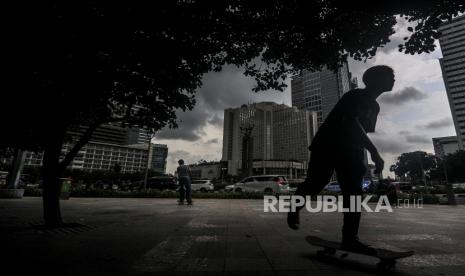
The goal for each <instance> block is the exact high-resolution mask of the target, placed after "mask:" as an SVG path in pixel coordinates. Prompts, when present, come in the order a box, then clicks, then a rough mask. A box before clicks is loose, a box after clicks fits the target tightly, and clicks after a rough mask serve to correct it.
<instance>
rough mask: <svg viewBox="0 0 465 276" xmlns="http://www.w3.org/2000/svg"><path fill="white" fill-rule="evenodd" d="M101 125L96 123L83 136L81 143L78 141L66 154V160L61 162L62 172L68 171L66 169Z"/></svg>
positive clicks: (60, 169) (60, 168)
mask: <svg viewBox="0 0 465 276" xmlns="http://www.w3.org/2000/svg"><path fill="white" fill-rule="evenodd" d="M100 125H101V123H94V124H92V125H90V126H89V127H88V128H87V129H86V132H84V135H82V136H81V138H80V139H79V141H77V143H76V144H75V145H74V147H73V148H72V149H71V150H70V151H69V152H68V153H67V154H66V156H65V158H64V159H63V160H62V161H61V162H60V167H59V171H60V172H63V171H64V170H65V169H66V167H68V165H69V164H70V163H71V161H73V159H74V157H76V155H77V153H78V152H79V151H80V150H81V148H82V147H83V146H84V145H85V144H87V142H89V140H90V138H91V137H92V134H93V133H94V131H95V130H96V129H97V127H99V126H100Z"/></svg>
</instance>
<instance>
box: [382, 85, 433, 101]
mask: <svg viewBox="0 0 465 276" xmlns="http://www.w3.org/2000/svg"><path fill="white" fill-rule="evenodd" d="M427 97H428V95H427V94H426V93H424V92H421V91H419V90H418V89H416V88H415V87H411V86H410V87H405V88H404V89H402V90H400V91H399V92H394V93H385V94H383V95H382V96H381V97H379V101H380V102H381V103H385V104H392V105H401V104H404V103H406V102H408V101H420V100H423V99H426V98H427Z"/></svg>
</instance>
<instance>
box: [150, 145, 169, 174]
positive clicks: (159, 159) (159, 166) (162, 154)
mask: <svg viewBox="0 0 465 276" xmlns="http://www.w3.org/2000/svg"><path fill="white" fill-rule="evenodd" d="M152 145H153V146H152V156H151V162H152V170H154V171H156V172H158V173H162V174H165V173H166V158H167V157H168V146H167V145H163V144H152Z"/></svg>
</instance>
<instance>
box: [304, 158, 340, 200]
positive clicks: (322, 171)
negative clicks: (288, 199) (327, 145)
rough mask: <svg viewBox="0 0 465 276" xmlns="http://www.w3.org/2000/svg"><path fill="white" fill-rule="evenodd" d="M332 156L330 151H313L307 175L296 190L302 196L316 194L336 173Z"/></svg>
mask: <svg viewBox="0 0 465 276" xmlns="http://www.w3.org/2000/svg"><path fill="white" fill-rule="evenodd" d="M331 158H332V156H331V154H330V153H328V152H325V153H323V152H317V151H313V152H312V154H311V157H310V163H309V164H308V169H307V177H306V179H305V181H304V182H302V183H300V184H299V186H298V187H297V190H296V192H295V194H296V195H300V196H303V197H305V196H308V195H310V196H314V195H317V194H319V193H320V192H321V190H323V188H324V187H325V186H326V185H327V184H328V182H329V180H330V179H331V176H332V175H333V173H334V165H333V161H332V159H331Z"/></svg>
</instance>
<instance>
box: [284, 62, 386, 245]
mask: <svg viewBox="0 0 465 276" xmlns="http://www.w3.org/2000/svg"><path fill="white" fill-rule="evenodd" d="M363 82H364V83H365V85H366V87H365V88H364V89H354V90H351V91H349V92H347V93H346V94H344V95H343V96H342V98H341V99H340V100H339V102H338V103H337V104H336V105H335V106H334V108H333V110H332V111H331V112H330V113H329V115H328V117H327V118H326V120H325V121H324V123H323V124H322V125H321V127H320V128H319V130H318V132H317V134H316V135H315V138H314V139H313V141H312V144H311V146H310V147H309V149H310V151H311V157H310V163H309V165H308V170H307V179H305V181H304V182H303V183H301V184H300V185H299V187H298V188H297V191H296V193H295V194H296V195H300V196H304V197H305V196H307V195H310V196H313V195H317V194H318V193H319V192H320V191H321V190H322V189H323V188H324V187H325V186H326V185H327V184H328V182H329V181H330V179H331V176H332V175H333V172H334V171H336V176H337V179H338V182H339V185H340V187H341V191H342V196H343V202H344V203H343V206H344V207H345V208H349V203H350V202H349V198H350V195H362V180H363V176H364V174H365V171H366V167H365V164H364V149H367V150H368V151H369V152H370V154H371V158H372V160H373V162H374V163H375V165H376V171H375V173H379V172H381V171H382V170H383V168H384V161H383V159H382V158H381V156H380V155H379V153H378V150H377V149H376V147H375V146H374V145H373V143H372V142H371V141H370V139H369V138H368V136H367V132H374V131H375V126H376V120H377V116H378V113H379V105H378V103H377V102H376V98H377V97H378V96H380V95H381V94H382V93H384V92H387V91H391V89H392V87H393V85H394V71H393V70H392V68H390V67H388V66H383V65H380V66H374V67H371V68H369V69H368V70H367V71H365V73H364V74H363ZM301 208H302V207H298V208H297V211H296V212H289V213H288V217H287V223H288V225H289V227H290V228H292V229H295V230H297V229H298V228H299V210H300V209H301ZM360 215H361V213H360V212H345V213H344V225H343V228H342V244H343V247H344V248H347V249H350V250H352V251H358V252H362V253H372V252H373V250H374V249H373V248H371V247H369V246H368V245H365V244H363V243H362V242H360V241H359V239H358V228H359V224H360Z"/></svg>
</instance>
